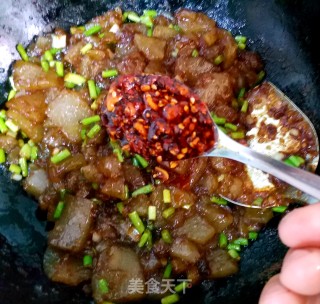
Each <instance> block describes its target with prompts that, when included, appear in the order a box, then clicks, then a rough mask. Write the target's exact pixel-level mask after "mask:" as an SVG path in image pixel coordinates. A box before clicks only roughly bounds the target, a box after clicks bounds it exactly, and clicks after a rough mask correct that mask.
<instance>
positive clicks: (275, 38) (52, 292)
mask: <svg viewBox="0 0 320 304" xmlns="http://www.w3.org/2000/svg"><path fill="white" fill-rule="evenodd" d="M174 2H175V1H172V2H171V3H170V2H169V1H164V2H161V1H132V2H130V3H129V4H128V3H123V2H122V1H120V2H117V1H110V2H108V3H102V2H101V3H99V4H97V3H94V4H93V3H89V1H54V2H49V1H45V0H43V1H38V2H37V4H35V5H30V4H29V2H28V1H25V0H21V1H19V3H20V5H19V7H21V8H20V9H16V8H15V9H14V8H13V3H12V2H7V3H3V4H1V6H3V9H2V10H1V11H2V13H1V15H0V23H1V27H0V28H1V32H2V31H3V35H1V38H0V42H1V45H6V46H8V49H9V51H8V53H5V56H3V57H5V62H4V61H3V60H4V59H1V61H0V63H1V68H2V67H4V71H2V70H1V74H0V79H1V81H2V83H1V87H0V88H1V96H4V92H6V91H7V90H8V84H7V83H6V82H5V79H6V72H7V66H8V63H10V62H12V61H13V60H14V59H16V57H15V56H16V55H14V56H13V55H12V54H11V53H14V51H13V50H14V47H15V44H17V43H18V42H22V43H27V41H29V40H30V39H31V38H32V37H33V35H34V34H36V33H37V32H41V31H48V30H50V29H51V27H56V26H57V25H59V26H62V27H65V28H67V27H68V26H70V25H71V24H74V23H78V24H80V23H84V22H85V21H87V20H89V19H90V18H92V17H93V16H95V15H98V14H101V12H103V11H107V10H108V9H110V8H112V7H114V6H117V5H119V6H121V7H122V8H123V9H130V10H138V11H141V10H142V9H143V8H146V7H148V8H157V9H158V10H162V9H163V10H166V11H170V10H174V9H176V8H178V7H182V6H185V7H187V8H191V9H195V10H203V11H205V12H206V13H207V14H208V15H209V16H211V17H213V18H214V19H216V20H217V21H218V24H219V25H220V26H222V27H225V28H227V29H229V30H231V31H232V33H233V34H235V33H239V32H240V33H243V34H244V35H246V36H247V37H250V39H252V40H251V42H252V43H250V46H251V45H252V47H253V48H254V49H255V50H257V51H258V52H259V53H260V54H261V56H262V58H263V59H264V61H265V62H266V71H267V75H268V76H267V77H268V79H269V80H272V81H273V82H274V83H275V84H276V85H277V86H279V88H280V89H282V90H283V91H284V92H285V93H286V94H287V95H288V96H289V97H290V98H292V99H293V100H294V101H295V102H296V103H297V105H298V106H299V107H300V108H301V109H302V110H303V111H304V112H305V113H306V114H307V116H308V117H309V118H310V120H311V121H312V122H313V123H314V125H315V127H316V129H317V131H318V134H319V131H320V114H319V113H318V112H317V111H314V109H316V108H317V107H319V104H320V99H319V97H318V96H320V95H319V93H320V92H319V91H320V89H319V88H320V86H319V79H318V78H319V77H317V76H319V70H317V68H316V65H317V63H319V59H318V58H317V57H316V56H315V52H316V50H314V49H313V48H312V45H315V43H313V42H314V41H315V37H316V36H315V31H316V27H315V26H314V27H313V24H312V22H313V19H314V20H316V19H315V18H312V15H313V14H314V16H316V14H317V9H316V8H315V5H316V1H310V2H309V3H307V4H304V6H301V7H300V6H299V4H296V5H293V4H289V2H288V3H286V1H282V2H278V1H273V2H267V1H264V2H261V1H241V3H238V2H236V1H200V2H199V1H178V2H175V3H174ZM25 4H28V8H27V9H25V7H26V5H25ZM313 5H314V6H313ZM318 11H319V9H318ZM13 13H14V14H13ZM6 14H8V15H9V16H10V15H12V16H13V18H7V17H6ZM261 16H264V18H263V19H262V18H261ZM31 18H32V19H31ZM22 21H24V22H26V23H27V25H28V24H29V25H30V26H26V27H24V26H22V24H23V23H24V22H22ZM10 28H11V30H10ZM35 29H36V30H35ZM270 33H272V34H270ZM307 33H308V35H307ZM1 34H2V33H1ZM306 36H308V37H309V38H308V39H307V40H306V39H305V37H306ZM313 39H314V40H313ZM284 75H285V76H284ZM1 101H2V102H4V101H5V100H4V98H3V97H2V99H1ZM0 184H1V188H0V191H1V194H0V223H1V224H0V233H1V234H2V235H3V236H4V237H1V238H0V246H1V251H0V256H1V259H0V261H1V262H0V263H1V269H3V271H1V274H0V290H1V294H2V295H3V297H2V299H3V300H2V301H3V303H5V304H6V303H11V302H12V301H15V302H16V303H21V302H24V303H38V302H39V301H44V302H47V301H48V299H49V298H50V301H51V303H64V302H65V301H68V302H71V303H88V302H89V300H88V299H85V298H84V297H83V293H82V292H81V290H75V291H74V290H73V289H71V288H70V287H65V286H61V285H58V284H54V283H51V282H49V281H48V279H47V278H46V277H45V276H44V274H43V273H42V270H41V267H42V266H41V264H42V262H41V261H42V255H43V252H44V248H45V243H46V239H45V230H46V227H45V222H39V221H38V219H37V217H36V215H37V216H38V217H41V215H40V214H37V212H36V204H35V203H34V202H33V201H32V200H31V199H30V198H28V197H26V195H25V193H24V192H23V191H22V190H21V188H20V186H19V185H17V184H13V183H11V182H10V181H9V177H8V176H7V175H6V173H5V172H3V171H1V175H0ZM5 239H6V240H5ZM284 253H285V248H284V247H283V246H282V245H281V244H280V242H279V241H278V239H277V231H276V221H274V222H272V223H271V224H270V225H269V226H268V228H267V229H266V230H265V231H264V233H262V235H261V237H260V238H259V240H258V241H257V242H255V243H254V244H253V245H252V246H251V247H250V248H249V249H247V250H246V251H245V252H244V254H243V255H242V262H241V265H240V267H241V271H240V273H239V274H238V275H236V276H234V277H232V278H229V279H225V280H221V281H218V282H215V283H210V282H205V283H203V284H202V286H200V287H199V288H196V289H194V290H192V291H191V293H190V296H188V297H187V299H186V300H185V301H186V303H220V302H223V303H235V302H236V301H237V302H241V303H256V302H257V298H258V296H259V293H260V290H261V288H262V286H263V284H264V282H265V281H266V280H267V278H268V277H269V276H270V275H272V274H273V273H275V272H277V271H278V270H279V267H280V265H281V259H282V257H283V255H284Z"/></svg>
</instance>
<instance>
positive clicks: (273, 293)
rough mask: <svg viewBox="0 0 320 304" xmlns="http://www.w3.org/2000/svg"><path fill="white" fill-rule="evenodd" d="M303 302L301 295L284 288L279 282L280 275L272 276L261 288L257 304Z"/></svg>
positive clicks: (295, 303) (301, 303)
mask: <svg viewBox="0 0 320 304" xmlns="http://www.w3.org/2000/svg"><path fill="white" fill-rule="evenodd" d="M270 303H272V304H283V303H290V304H304V303H305V299H304V297H303V296H301V295H298V294H295V293H293V292H292V291H290V290H288V289H287V288H285V287H284V286H283V285H282V284H281V282H280V276H279V275H276V276H274V277H272V278H271V279H270V280H269V282H268V283H267V284H266V286H265V287H264V288H263V290H262V293H261V296H260V300H259V304H270Z"/></svg>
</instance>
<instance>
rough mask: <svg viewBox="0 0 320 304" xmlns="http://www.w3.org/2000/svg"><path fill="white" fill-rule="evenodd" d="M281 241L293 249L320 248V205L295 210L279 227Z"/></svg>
mask: <svg viewBox="0 0 320 304" xmlns="http://www.w3.org/2000/svg"><path fill="white" fill-rule="evenodd" d="M279 235H280V239H281V241H282V242H283V243H284V244H285V245H287V246H289V247H293V248H302V247H309V246H312V247H320V204H319V203H317V204H315V205H310V206H306V207H302V208H298V209H295V210H293V211H292V212H291V213H289V214H288V215H286V216H285V217H284V218H283V219H282V221H281V222H280V225H279Z"/></svg>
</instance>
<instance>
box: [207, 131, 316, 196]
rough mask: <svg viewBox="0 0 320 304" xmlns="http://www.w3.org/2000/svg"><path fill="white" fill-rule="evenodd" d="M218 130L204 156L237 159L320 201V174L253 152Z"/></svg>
mask: <svg viewBox="0 0 320 304" xmlns="http://www.w3.org/2000/svg"><path fill="white" fill-rule="evenodd" d="M218 132H219V134H218V135H219V141H218V144H217V147H216V148H215V149H214V150H213V151H212V152H209V153H208V154H206V155H204V156H215V157H225V158H230V159H233V160H237V161H239V162H241V163H244V164H246V165H250V166H251V167H254V168H256V169H260V170H262V171H264V172H266V173H269V174H271V175H273V176H275V177H277V178H279V179H281V180H282V181H284V182H286V183H288V184H290V185H291V186H294V187H295V188H297V189H299V190H301V191H303V192H305V193H307V194H309V195H311V196H313V197H315V198H316V199H318V200H319V201H320V176H317V175H315V174H312V173H309V172H307V171H304V170H302V169H299V168H294V167H290V166H288V165H286V164H284V163H283V162H281V161H278V160H275V159H273V158H271V157H268V156H266V155H263V154H260V153H258V152H255V151H253V150H251V149H249V148H247V147H245V146H243V145H241V144H239V143H237V142H236V141H234V140H233V139H231V138H230V137H228V136H227V135H226V134H224V133H223V132H222V131H220V130H219V131H218Z"/></svg>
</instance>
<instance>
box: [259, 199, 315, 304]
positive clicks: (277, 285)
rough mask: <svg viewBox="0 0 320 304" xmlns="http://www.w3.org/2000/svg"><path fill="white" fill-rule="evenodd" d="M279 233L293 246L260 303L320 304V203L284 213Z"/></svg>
mask: <svg viewBox="0 0 320 304" xmlns="http://www.w3.org/2000/svg"><path fill="white" fill-rule="evenodd" d="M279 235H280V239H281V241H282V242H283V243H284V244H285V245H286V246H288V247H289V248H290V249H289V251H288V252H287V254H286V256H285V259H284V261H283V265H282V269H281V272H280V274H278V275H276V276H274V277H273V278H271V279H270V281H269V282H268V283H267V284H266V286H265V287H264V289H263V291H262V294H261V297H260V301H259V304H280V303H281V304H320V203H318V204H315V205H311V206H307V207H303V208H299V209H296V210H293V211H292V212H291V213H289V214H288V215H287V216H285V217H284V218H283V219H282V221H281V222H280V225H279Z"/></svg>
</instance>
